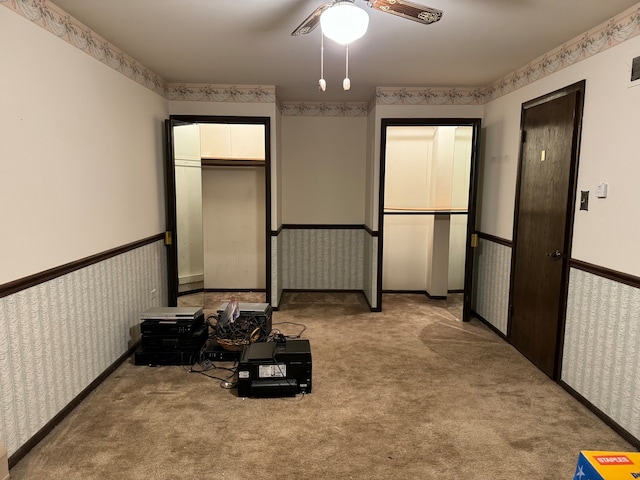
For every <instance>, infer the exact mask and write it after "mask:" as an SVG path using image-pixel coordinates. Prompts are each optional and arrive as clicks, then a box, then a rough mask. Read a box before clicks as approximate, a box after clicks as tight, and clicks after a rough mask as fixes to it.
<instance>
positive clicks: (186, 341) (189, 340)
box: [141, 325, 209, 351]
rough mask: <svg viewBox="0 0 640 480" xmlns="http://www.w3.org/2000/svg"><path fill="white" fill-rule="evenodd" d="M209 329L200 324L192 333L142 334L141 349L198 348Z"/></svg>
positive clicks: (204, 340) (206, 336) (207, 334)
mask: <svg viewBox="0 0 640 480" xmlns="http://www.w3.org/2000/svg"><path fill="white" fill-rule="evenodd" d="M208 336H209V329H208V328H207V326H206V325H202V326H200V328H199V329H198V330H195V331H194V332H192V333H182V334H175V335H174V334H166V335H151V334H143V335H142V337H141V339H142V342H141V344H142V349H143V350H163V351H172V350H199V349H200V348H201V347H202V346H203V345H204V344H205V342H206V341H207V338H208Z"/></svg>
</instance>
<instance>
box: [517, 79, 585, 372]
mask: <svg viewBox="0 0 640 480" xmlns="http://www.w3.org/2000/svg"><path fill="white" fill-rule="evenodd" d="M585 87H586V80H581V81H579V82H576V83H573V84H571V85H568V86H566V87H563V88H560V89H558V90H555V91H553V92H551V93H548V94H545V95H541V96H540V97H537V98H534V99H532V100H529V101H527V102H524V103H523V104H522V107H521V110H520V146H519V152H518V171H517V174H516V197H515V205H514V218H513V234H512V239H513V241H512V255H511V275H510V280H509V309H508V316H507V335H506V337H507V341H509V343H512V342H511V324H512V321H513V296H514V292H513V288H514V283H515V282H514V280H515V275H514V272H515V266H516V256H517V255H518V238H517V237H518V235H517V230H518V220H519V216H520V192H521V181H522V161H523V154H524V138H525V137H524V136H525V133H524V131H525V129H524V120H525V113H526V111H527V110H528V109H530V108H532V107H536V106H539V105H542V104H544V103H547V102H550V101H553V100H555V99H557V98H560V97H563V96H565V95H568V94H571V93H574V92H576V93H577V97H576V107H575V111H574V120H573V137H572V146H571V165H570V172H569V185H568V195H567V216H566V219H565V221H566V224H565V238H564V240H563V250H562V252H563V255H562V273H561V281H562V286H561V291H560V302H559V303H560V306H559V310H558V330H557V336H556V346H555V359H554V365H555V366H554V371H553V375H552V377H551V378H553V380H556V381H557V380H558V379H559V375H560V372H561V371H562V349H563V347H564V329H565V323H566V316H567V299H568V294H569V273H570V268H569V264H570V259H571V247H572V244H573V227H574V223H575V205H576V201H577V192H578V165H579V159H580V144H581V138H582V119H583V113H584V97H585Z"/></svg>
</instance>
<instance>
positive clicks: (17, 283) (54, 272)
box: [0, 232, 164, 298]
mask: <svg viewBox="0 0 640 480" xmlns="http://www.w3.org/2000/svg"><path fill="white" fill-rule="evenodd" d="M163 239H164V232H163V233H159V234H157V235H153V236H151V237H147V238H143V239H142V240H137V241H135V242H131V243H128V244H126V245H122V246H120V247H116V248H112V249H111V250H107V251H105V252H102V253H97V254H95V255H91V256H89V257H85V258H82V259H80V260H76V261H74V262H70V263H67V264H65V265H60V266H59V267H54V268H51V269H49V270H45V271H42V272H39V273H36V274H34V275H29V276H28V277H24V278H20V279H18V280H14V281H12V282H9V283H5V284H3V285H0V298H2V297H6V296H8V295H12V294H14V293H17V292H19V291H21V290H25V289H27V288H31V287H35V286H36V285H39V284H41V283H44V282H48V281H49V280H53V279H55V278H58V277H61V276H63V275H67V274H69V273H71V272H75V271H76V270H80V269H81V268H85V267H88V266H90V265H93V264H95V263H98V262H102V261H103V260H107V259H109V258H112V257H116V256H118V255H122V254H123V253H126V252H129V251H131V250H135V249H136V248H140V247H144V246H145V245H149V244H151V243H155V242H157V241H159V240H163Z"/></svg>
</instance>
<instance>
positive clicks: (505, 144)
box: [478, 37, 640, 275]
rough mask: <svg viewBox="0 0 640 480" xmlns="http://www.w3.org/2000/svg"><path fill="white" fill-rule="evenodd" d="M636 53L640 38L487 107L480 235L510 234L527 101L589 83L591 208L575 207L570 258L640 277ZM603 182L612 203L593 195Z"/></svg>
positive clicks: (586, 165) (584, 170) (584, 173)
mask: <svg viewBox="0 0 640 480" xmlns="http://www.w3.org/2000/svg"><path fill="white" fill-rule="evenodd" d="M638 55H640V37H635V38H633V39H631V40H628V41H626V42H624V43H622V44H620V45H617V46H615V47H614V48H611V49H609V50H606V51H604V52H602V53H600V54H598V55H595V56H593V57H590V58H588V59H586V60H583V61H581V62H578V63H576V64H574V65H573V66H570V67H567V68H565V69H563V70H560V71H559V72H557V73H555V74H553V75H550V76H548V77H545V78H543V79H542V80H539V81H537V82H535V83H533V84H531V85H528V86H526V87H524V88H521V89H519V90H516V91H515V92H513V93H511V94H509V95H505V96H504V97H501V98H499V99H497V100H495V101H493V102H490V103H488V104H487V105H486V106H485V114H484V122H483V125H484V131H485V138H484V142H483V143H484V145H485V147H484V156H483V161H482V166H481V187H480V199H481V205H482V208H481V211H480V214H479V224H478V230H480V231H483V232H485V233H489V234H492V235H496V236H498V237H502V238H506V239H511V237H512V230H513V208H514V200H515V185H516V171H517V162H518V153H519V152H518V148H519V142H518V139H519V128H520V109H521V105H522V103H523V102H526V101H528V100H531V99H534V98H537V97H539V96H541V95H544V94H546V93H549V92H552V91H554V90H557V89H559V88H562V87H565V86H567V85H570V84H572V83H575V82H578V81H580V80H583V79H586V95H585V106H584V122H583V130H582V144H581V149H580V165H579V171H578V185H577V189H578V191H580V190H589V191H590V192H591V196H590V201H589V211H587V212H585V211H579V210H578V205H577V204H576V205H575V209H576V210H575V228H574V235H573V251H572V257H573V258H575V259H578V260H583V261H586V262H589V263H593V264H596V265H600V266H604V267H607V268H611V269H613V270H618V271H621V272H625V273H629V274H632V275H640V257H639V256H638V255H636V254H635V251H636V249H637V239H638V237H640V222H638V221H637V219H636V216H634V215H633V209H634V208H635V207H637V206H638V205H640V189H639V188H638V185H637V179H638V178H640V162H639V154H638V141H637V130H638V125H640V109H639V108H638V106H639V105H640V87H633V88H629V82H628V79H629V64H630V62H631V60H632V58H633V57H636V56H638ZM600 182H608V183H609V196H608V198H606V199H597V198H595V195H594V193H595V187H596V185H597V184H598V183H600Z"/></svg>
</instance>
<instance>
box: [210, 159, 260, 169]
mask: <svg viewBox="0 0 640 480" xmlns="http://www.w3.org/2000/svg"><path fill="white" fill-rule="evenodd" d="M264 165H265V161H264V160H257V159H255V158H211V157H202V166H203V167H264Z"/></svg>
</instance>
